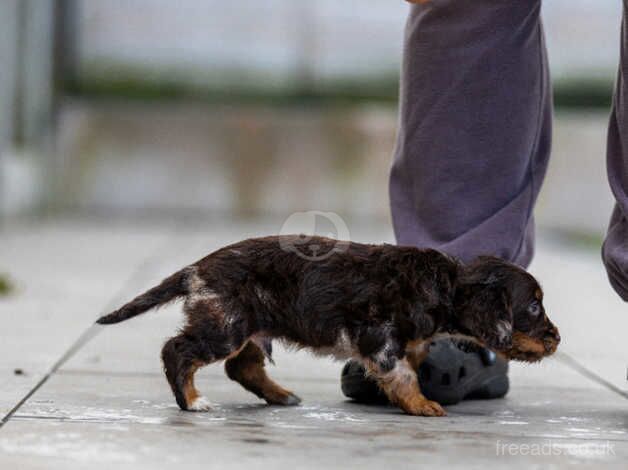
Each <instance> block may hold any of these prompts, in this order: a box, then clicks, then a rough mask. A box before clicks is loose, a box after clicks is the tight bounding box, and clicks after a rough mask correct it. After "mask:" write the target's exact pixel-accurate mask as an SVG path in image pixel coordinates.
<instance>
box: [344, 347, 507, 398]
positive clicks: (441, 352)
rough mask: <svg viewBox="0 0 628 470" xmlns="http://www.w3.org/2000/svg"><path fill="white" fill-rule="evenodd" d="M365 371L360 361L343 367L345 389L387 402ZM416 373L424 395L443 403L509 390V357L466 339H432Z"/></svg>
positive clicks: (354, 395) (351, 394)
mask: <svg viewBox="0 0 628 470" xmlns="http://www.w3.org/2000/svg"><path fill="white" fill-rule="evenodd" d="M364 372H365V371H364V367H363V366H362V364H360V363H359V362H356V361H349V362H347V363H346V364H345V366H344V368H343V370H342V377H341V388H342V393H344V394H345V396H347V397H349V398H352V399H353V400H355V401H357V402H360V403H373V404H383V403H388V399H387V398H386V396H385V395H384V393H383V392H382V391H381V390H380V389H379V387H378V386H377V384H376V383H375V381H374V380H373V379H370V378H366V377H365V376H364ZM417 373H418V375H419V385H420V386H421V391H422V392H423V395H425V396H426V397H427V398H429V399H430V400H435V401H437V402H438V403H440V404H442V405H453V404H455V403H458V402H460V401H461V400H465V399H488V398H500V397H503V396H504V395H506V393H507V392H508V386H509V382H508V361H507V360H505V359H503V358H502V357H499V356H497V355H496V354H495V353H494V352H493V351H491V350H489V349H485V348H481V347H478V346H476V345H474V344H470V343H467V342H454V341H452V340H449V339H447V340H440V341H436V342H434V343H432V345H431V346H430V351H429V354H428V356H427V358H426V359H425V360H424V361H423V363H422V364H421V366H420V367H419V370H418V371H417Z"/></svg>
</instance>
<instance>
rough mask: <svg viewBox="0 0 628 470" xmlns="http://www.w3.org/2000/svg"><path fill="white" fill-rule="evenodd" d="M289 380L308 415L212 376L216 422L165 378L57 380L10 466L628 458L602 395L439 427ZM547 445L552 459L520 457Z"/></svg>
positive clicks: (453, 411) (461, 413)
mask: <svg viewBox="0 0 628 470" xmlns="http://www.w3.org/2000/svg"><path fill="white" fill-rule="evenodd" d="M285 382H286V383H285V385H287V386H291V387H292V386H294V387H295V388H297V389H298V390H299V392H300V393H301V395H302V397H303V399H304V403H303V405H302V406H299V407H291V408H282V407H268V406H265V405H264V404H262V403H261V402H260V401H259V400H257V399H256V398H255V397H253V396H252V395H250V394H248V393H247V392H244V391H242V390H240V389H239V387H238V386H237V385H236V384H234V383H232V382H230V381H228V380H227V379H226V378H219V377H211V378H208V377H202V378H201V380H200V383H199V388H201V389H203V390H211V393H209V394H208V395H209V396H210V397H211V399H212V400H213V401H215V402H216V403H217V404H216V405H215V408H214V410H213V411H212V412H210V413H184V412H181V411H179V410H178V409H177V408H176V406H175V405H174V403H173V401H172V398H171V396H170V392H169V390H168V389H167V387H166V385H165V382H164V380H163V378H161V377H157V376H152V375H151V376H126V377H120V376H118V377H103V376H99V375H81V374H61V375H57V376H56V377H54V378H53V379H52V380H51V381H50V382H49V384H47V386H46V387H45V388H44V389H42V390H41V391H40V392H39V393H37V395H36V396H35V397H33V399H32V400H31V401H29V403H27V404H26V405H25V406H24V408H23V409H21V410H20V412H19V413H18V414H16V415H15V417H14V419H13V420H12V421H11V422H10V423H9V424H8V425H7V426H6V427H5V428H4V429H3V433H2V434H1V435H0V455H2V457H0V463H1V462H2V460H4V461H5V462H6V463H11V462H18V461H19V462H21V465H20V466H21V468H41V467H38V466H39V465H43V463H44V462H48V463H49V465H50V467H49V468H58V467H61V466H62V465H67V466H69V467H72V466H77V465H80V464H81V463H85V462H86V461H94V460H95V461H94V464H95V465H96V468H99V465H102V466H104V465H105V464H109V465H111V464H114V463H115V464H116V465H118V464H121V465H127V464H128V465H135V466H136V467H135V468H144V467H146V468H148V467H149V466H150V467H152V468H155V467H161V468H163V467H164V466H165V465H172V464H178V465H185V466H186V467H191V468H200V466H201V465H207V464H208V462H211V464H212V465H213V466H216V467H220V468H241V467H243V466H247V467H248V466H253V467H254V468H258V467H262V466H263V467H264V468H268V467H270V466H272V467H277V468H289V467H294V466H297V467H299V468H312V467H320V466H321V465H326V466H331V467H334V468H337V467H341V466H342V467H347V466H348V467H358V466H359V467H362V468H373V467H380V466H381V464H382V462H386V464H387V465H404V466H407V465H409V464H413V463H416V464H419V463H420V464H432V465H445V464H447V465H448V466H452V467H463V466H464V467H466V468H476V467H480V466H482V465H484V466H486V465H490V464H500V463H501V464H507V465H508V466H509V467H512V468H520V467H523V465H528V466H530V465H537V466H542V465H550V466H552V465H556V466H560V465H565V464H568V463H580V464H583V465H587V464H595V465H600V464H613V463H616V464H619V463H621V462H625V459H626V458H628V434H627V432H626V425H627V424H628V415H627V414H625V413H618V409H620V405H623V403H619V401H620V400H621V399H619V398H617V397H615V396H613V395H612V394H610V392H607V391H604V390H600V391H599V392H598V393H591V391H590V390H587V389H584V390H582V389H574V390H571V391H566V390H564V389H555V388H551V387H549V388H546V389H541V388H538V387H530V386H527V387H526V386H521V387H518V388H517V389H516V390H514V391H513V393H512V394H511V395H510V396H509V397H508V398H507V399H504V400H492V401H470V402H465V403H462V404H460V405H457V406H452V407H449V408H448V411H449V416H448V417H446V418H442V419H434V418H416V417H409V416H405V415H403V414H401V413H400V412H399V411H398V410H397V409H395V408H393V407H371V406H363V405H356V404H353V403H350V402H347V401H345V400H344V399H343V398H342V397H341V396H340V394H339V392H338V388H337V384H336V383H330V382H322V381H312V382H308V383H307V384H304V383H302V381H294V382H292V381H285ZM297 386H298V387H297ZM138 392H139V394H138ZM138 396H141V397H142V398H138ZM526 446H528V447H526ZM542 446H546V448H547V449H549V450H546V452H553V455H538V456H536V455H535V456H533V457H531V456H530V455H522V452H523V453H524V454H525V453H526V452H528V453H529V452H530V450H526V449H532V448H538V449H542V448H543V447H542ZM539 452H540V450H539ZM31 462H32V463H33V466H32V467H29V464H30V463H31ZM25 465H26V466H25ZM66 468H68V467H66Z"/></svg>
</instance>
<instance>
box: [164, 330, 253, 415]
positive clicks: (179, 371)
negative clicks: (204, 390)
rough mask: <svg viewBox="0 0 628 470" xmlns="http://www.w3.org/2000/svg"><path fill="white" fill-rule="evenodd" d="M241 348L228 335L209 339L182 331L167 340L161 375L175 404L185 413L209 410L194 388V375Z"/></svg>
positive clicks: (239, 343) (192, 332)
mask: <svg viewBox="0 0 628 470" xmlns="http://www.w3.org/2000/svg"><path fill="white" fill-rule="evenodd" d="M241 347H242V341H239V342H236V341H234V340H233V338H232V337H230V336H227V335H223V334H220V335H216V334H213V335H211V337H208V335H204V334H202V333H200V334H197V332H196V331H194V330H192V331H190V332H183V333H181V334H180V335H177V336H175V337H173V338H171V339H169V340H168V341H167V342H166V344H165V345H164V347H163V349H162V351H161V357H162V360H163V364H164V372H165V373H166V378H167V379H168V383H169V384H170V388H171V389H172V392H173V393H174V397H175V399H176V401H177V404H178V405H179V407H180V408H181V409H182V410H185V411H209V409H210V404H209V402H208V401H207V400H206V399H205V398H204V397H202V396H201V394H200V393H199V392H198V390H197V389H196V387H195V386H194V374H195V373H196V371H197V370H198V369H199V368H200V367H202V366H204V365H207V364H210V363H212V362H215V361H219V360H222V359H225V358H227V357H229V356H230V355H232V354H235V353H236V352H237V351H238V350H239V349H240V348H241Z"/></svg>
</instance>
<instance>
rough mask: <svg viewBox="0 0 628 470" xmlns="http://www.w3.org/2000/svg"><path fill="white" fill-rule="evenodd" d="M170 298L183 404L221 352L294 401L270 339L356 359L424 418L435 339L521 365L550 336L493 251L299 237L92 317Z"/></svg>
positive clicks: (528, 282)
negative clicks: (427, 365) (277, 375)
mask: <svg viewBox="0 0 628 470" xmlns="http://www.w3.org/2000/svg"><path fill="white" fill-rule="evenodd" d="M286 247H289V248H290V249H286ZM310 252H312V253H315V254H316V256H315V257H311V256H308V254H309V253H310ZM321 253H322V254H323V256H321ZM325 253H328V254H329V255H328V256H324V254H325ZM177 298H182V299H184V308H183V310H184V312H185V315H186V317H187V324H186V326H185V327H184V328H183V330H182V331H181V332H180V334H178V335H177V336H175V337H173V338H171V339H170V340H169V341H167V342H166V344H165V346H164V348H163V350H162V359H163V363H164V369H165V373H166V377H167V378H168V382H169V383H170V386H171V388H172V391H173V393H174V395H175V398H176V401H177V403H178V404H179V406H180V407H181V408H182V409H183V410H206V409H208V406H207V403H206V402H205V401H204V400H203V399H202V397H201V396H200V394H199V392H198V391H197V390H196V387H195V386H194V373H195V372H196V370H197V369H198V368H199V367H202V366H204V365H207V364H210V363H213V362H216V361H221V360H226V364H225V369H226V372H227V375H228V376H229V377H230V378H231V379H233V380H235V381H237V382H239V383H240V384H241V385H242V386H243V387H244V388H246V389H247V390H249V391H251V392H252V393H254V394H256V395H257V396H258V397H260V398H263V399H265V400H266V401H267V402H268V403H271V404H280V405H295V404H298V403H299V401H300V399H299V398H298V397H297V396H296V395H295V394H294V393H292V392H291V391H289V390H285V389H284V388H282V387H281V386H279V385H278V384H276V383H275V382H273V381H272V380H271V379H270V378H269V377H268V376H267V374H266V371H265V368H264V362H265V359H268V358H270V357H272V356H271V355H272V346H271V344H272V340H273V339H280V340H283V341H285V342H287V343H290V344H293V345H296V346H297V347H302V348H308V349H310V350H312V351H314V352H316V353H318V354H324V355H333V356H335V357H337V358H346V357H354V358H356V359H359V360H361V361H362V362H363V363H364V364H365V366H366V369H367V371H368V373H369V374H371V375H372V376H373V377H375V378H376V380H377V381H378V383H379V385H380V387H381V388H382V390H384V392H385V393H386V394H387V395H388V397H389V398H390V399H391V401H392V402H393V403H396V404H397V405H398V406H399V407H400V408H401V409H403V410H404V411H405V412H407V413H409V414H413V415H424V416H441V415H444V414H445V412H444V410H443V409H442V407H441V406H440V405H439V404H438V403H435V402H432V401H429V400H427V399H426V398H425V397H424V396H423V395H422V394H421V392H420V389H419V386H418V383H417V377H416V372H415V371H416V370H417V367H418V363H419V362H420V360H422V358H423V357H424V356H425V350H426V346H425V345H426V344H429V341H431V340H432V339H433V338H435V337H440V336H458V337H460V336H462V337H466V338H469V339H471V340H473V341H475V342H477V343H479V344H482V345H486V346H488V347H490V348H492V349H494V350H496V351H499V352H501V353H502V354H504V355H506V356H507V357H509V358H511V359H516V360H523V361H530V362H533V361H537V360H539V359H541V358H542V357H544V356H547V355H549V354H552V353H553V352H554V351H555V350H556V347H557V345H558V343H559V341H560V336H559V335H558V330H557V329H556V327H555V326H554V325H553V324H552V323H551V322H550V320H549V319H548V318H547V315H546V314H545V310H544V308H543V304H542V301H543V292H542V290H541V288H540V286H539V284H538V283H537V281H536V280H535V279H534V277H532V276H531V275H530V274H528V273H527V272H526V271H525V270H523V269H521V268H519V267H517V266H515V265H512V264H510V263H507V262H505V261H502V260H500V259H498V258H493V257H480V258H478V259H477V260H476V261H474V262H473V263H471V264H469V265H464V264H462V263H461V262H459V261H457V260H456V259H453V258H452V257H450V256H447V255H445V254H443V253H440V252H438V251H435V250H429V249H428V250H420V249H417V248H413V247H397V246H392V245H367V244H361V243H351V242H339V241H337V240H332V239H328V238H321V237H312V238H303V237H302V236H283V237H267V238H257V239H250V240H245V241H242V242H239V243H236V244H233V245H230V246H227V247H225V248H222V249H220V250H218V251H216V252H214V253H211V254H210V255H209V256H207V257H205V258H203V259H202V260H200V261H198V262H196V263H194V264H192V265H190V266H188V267H186V268H184V269H182V270H181V271H179V272H177V273H175V274H173V275H172V276H170V277H168V278H167V279H165V280H164V281H163V282H162V283H161V284H160V285H159V286H157V287H155V288H153V289H151V290H149V291H148V292H146V293H144V294H142V295H140V296H139V297H137V298H136V299H134V300H132V301H131V302H129V303H128V304H126V305H124V306H123V307H121V308H120V309H119V310H117V311H115V312H113V313H111V314H109V315H106V316H104V317H102V318H100V319H99V320H98V323H101V324H109V323H117V322H120V321H123V320H126V319H128V318H131V317H133V316H136V315H139V314H140V313H143V312H145V311H147V310H149V309H151V308H153V307H157V306H159V305H161V304H164V303H166V302H168V301H171V300H174V299H177Z"/></svg>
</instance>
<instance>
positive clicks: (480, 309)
mask: <svg viewBox="0 0 628 470" xmlns="http://www.w3.org/2000/svg"><path fill="white" fill-rule="evenodd" d="M465 291H466V292H464V293H462V295H463V296H465V297H466V299H464V300H463V306H462V309H461V312H460V313H461V315H462V318H461V319H460V320H461V323H462V325H463V326H464V327H465V328H466V329H468V330H469V331H470V332H471V333H472V334H473V335H475V336H477V337H478V338H479V339H480V340H482V341H484V342H485V343H486V345H487V346H488V347H490V348H493V349H497V350H505V349H509V348H510V347H511V346H512V330H513V327H512V324H513V315H512V308H511V306H510V299H509V296H508V292H507V289H506V288H505V287H503V286H501V285H499V283H490V284H489V283H480V284H475V285H473V286H468V288H467V289H465Z"/></svg>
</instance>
